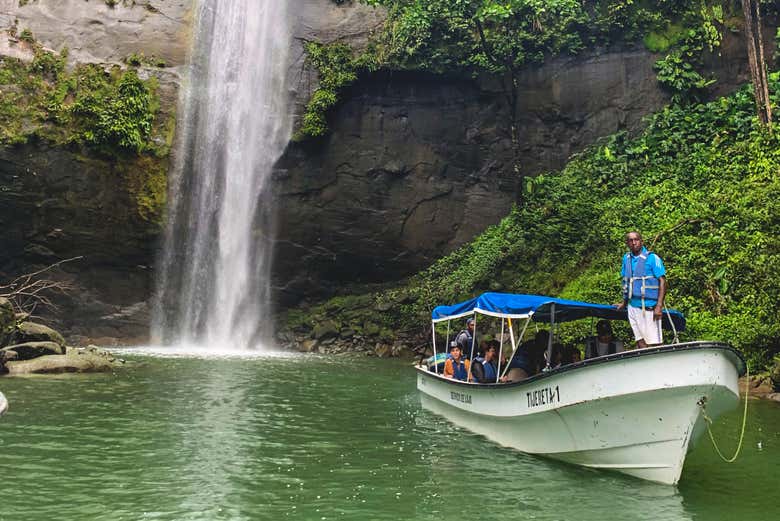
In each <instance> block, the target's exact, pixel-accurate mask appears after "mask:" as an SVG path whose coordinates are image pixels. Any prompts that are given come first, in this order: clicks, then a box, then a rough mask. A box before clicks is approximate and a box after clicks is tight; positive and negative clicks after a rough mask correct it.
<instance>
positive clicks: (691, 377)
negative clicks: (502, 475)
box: [417, 343, 743, 484]
mask: <svg viewBox="0 0 780 521" xmlns="http://www.w3.org/2000/svg"><path fill="white" fill-rule="evenodd" d="M742 368H743V362H742V360H741V358H740V357H739V356H738V355H737V354H736V352H734V351H733V350H732V349H731V348H729V347H728V346H725V345H718V344H712V343H706V344H703V343H691V344H686V345H683V346H664V347H661V348H652V349H649V350H642V351H632V352H629V353H628V354H624V353H621V354H619V355H610V356H607V357H601V358H600V359H594V360H589V361H586V362H583V363H580V364H576V365H574V366H570V367H568V368H566V369H565V370H559V371H553V372H550V373H546V374H544V375H541V376H537V377H534V378H532V379H529V380H527V381H524V382H521V383H515V384H504V385H479V384H468V383H465V382H454V381H452V380H449V379H445V378H442V377H440V376H438V375H435V374H432V373H429V372H427V371H425V370H423V369H418V375H417V387H418V389H419V390H420V392H421V401H422V404H423V406H424V407H425V408H427V409H429V410H431V411H433V412H435V413H437V414H440V415H442V416H444V417H446V418H448V419H450V420H451V421H452V422H454V423H456V424H457V425H459V426H462V427H464V428H467V429H469V430H471V431H473V432H476V433H478V434H482V435H484V436H485V437H487V438H489V439H491V440H493V441H495V442H496V443H499V444H501V445H504V446H507V447H512V448H515V449H517V450H520V451H523V452H526V453H529V454H537V455H542V456H546V457H550V458H555V459H558V460H561V461H566V462H568V463H573V464H577V465H583V466H586V467H593V468H602V469H611V470H615V471H618V472H622V473H625V474H629V475H632V476H636V477H639V478H642V479H648V480H651V481H657V482H660V483H667V484H675V483H677V482H678V480H679V479H680V475H681V473H682V469H683V464H684V462H685V455H686V453H687V452H688V450H689V448H691V447H692V444H693V443H694V442H695V441H696V439H697V438H698V437H699V436H700V435H701V433H702V432H703V430H704V429H703V428H704V424H703V418H702V407H701V405H700V404H702V403H704V404H706V408H707V414H708V415H709V416H710V417H713V418H714V417H717V416H719V415H720V414H722V413H723V412H724V411H726V410H728V409H731V408H733V407H735V406H736V405H737V404H738V402H739V395H738V392H739V391H738V384H737V380H738V377H739V374H740V372H741V371H742Z"/></svg>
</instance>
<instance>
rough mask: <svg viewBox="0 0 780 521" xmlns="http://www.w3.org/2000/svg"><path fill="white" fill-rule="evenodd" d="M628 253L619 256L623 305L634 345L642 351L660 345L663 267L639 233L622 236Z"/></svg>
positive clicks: (664, 269) (664, 286) (664, 287)
mask: <svg viewBox="0 0 780 521" xmlns="http://www.w3.org/2000/svg"><path fill="white" fill-rule="evenodd" d="M626 245H627V246H628V249H629V252H628V253H626V254H625V255H624V256H623V266H622V267H621V270H620V275H621V276H622V277H623V302H621V303H620V304H618V305H617V308H618V309H623V308H625V307H626V306H628V321H629V323H630V324H631V329H633V331H634V338H635V339H636V346H637V347H638V348H639V349H643V348H645V347H647V346H649V345H655V344H661V343H663V336H662V334H661V317H662V316H663V309H664V296H666V268H665V267H664V262H663V261H662V260H661V257H659V256H658V255H656V254H655V253H653V252H649V251H647V248H645V246H644V243H643V242H642V235H641V234H640V233H639V232H629V233H627V234H626Z"/></svg>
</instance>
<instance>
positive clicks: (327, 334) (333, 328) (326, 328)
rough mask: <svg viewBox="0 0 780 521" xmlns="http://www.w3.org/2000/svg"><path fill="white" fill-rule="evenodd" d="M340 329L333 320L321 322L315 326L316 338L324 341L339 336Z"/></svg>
mask: <svg viewBox="0 0 780 521" xmlns="http://www.w3.org/2000/svg"><path fill="white" fill-rule="evenodd" d="M339 329H340V328H339V325H338V324H337V323H335V322H333V321H332V320H326V321H324V322H320V323H318V324H317V325H316V326H314V338H316V339H317V340H324V339H326V338H332V337H335V336H338V334H339Z"/></svg>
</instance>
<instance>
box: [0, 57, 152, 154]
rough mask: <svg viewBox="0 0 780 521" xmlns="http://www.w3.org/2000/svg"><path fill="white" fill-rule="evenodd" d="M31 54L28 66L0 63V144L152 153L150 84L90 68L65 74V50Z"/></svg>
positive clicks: (127, 73)
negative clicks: (35, 142) (44, 142)
mask: <svg viewBox="0 0 780 521" xmlns="http://www.w3.org/2000/svg"><path fill="white" fill-rule="evenodd" d="M34 52H35V58H34V59H33V60H32V61H31V62H29V63H28V62H23V61H21V60H18V59H15V58H2V59H0V85H2V86H3V90H4V96H3V101H2V105H0V122H2V130H1V131H0V144H6V145H7V144H18V143H24V142H26V141H28V140H30V139H34V138H44V139H48V140H50V141H52V142H55V143H61V144H80V145H87V146H89V147H91V148H93V149H94V150H96V151H99V152H104V153H106V154H113V153H115V152H117V151H119V152H123V151H124V152H134V153H139V152H143V151H147V150H153V149H154V148H155V144H154V142H153V141H152V139H151V138H152V124H153V122H154V120H155V116H156V114H157V109H158V102H157V98H156V96H155V90H156V88H157V85H156V80H155V79H153V78H152V79H149V80H147V81H142V80H140V79H139V77H138V75H137V73H136V72H135V70H133V69H121V68H120V67H111V68H109V69H108V70H106V69H104V68H103V67H101V66H99V65H96V64H83V65H78V66H76V67H75V68H74V69H73V70H67V69H66V67H65V64H66V58H67V49H63V51H62V52H60V53H59V54H54V53H52V52H50V51H46V50H44V49H43V48H41V47H40V46H38V45H37V44H34Z"/></svg>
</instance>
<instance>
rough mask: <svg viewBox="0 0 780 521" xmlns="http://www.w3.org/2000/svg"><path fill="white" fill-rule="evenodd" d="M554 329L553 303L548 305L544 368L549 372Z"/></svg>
mask: <svg viewBox="0 0 780 521" xmlns="http://www.w3.org/2000/svg"><path fill="white" fill-rule="evenodd" d="M554 329H555V302H553V303H552V304H550V337H549V339H548V340H547V365H546V366H545V367H544V370H545V371H549V370H550V362H551V358H552V345H553V331H554Z"/></svg>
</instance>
